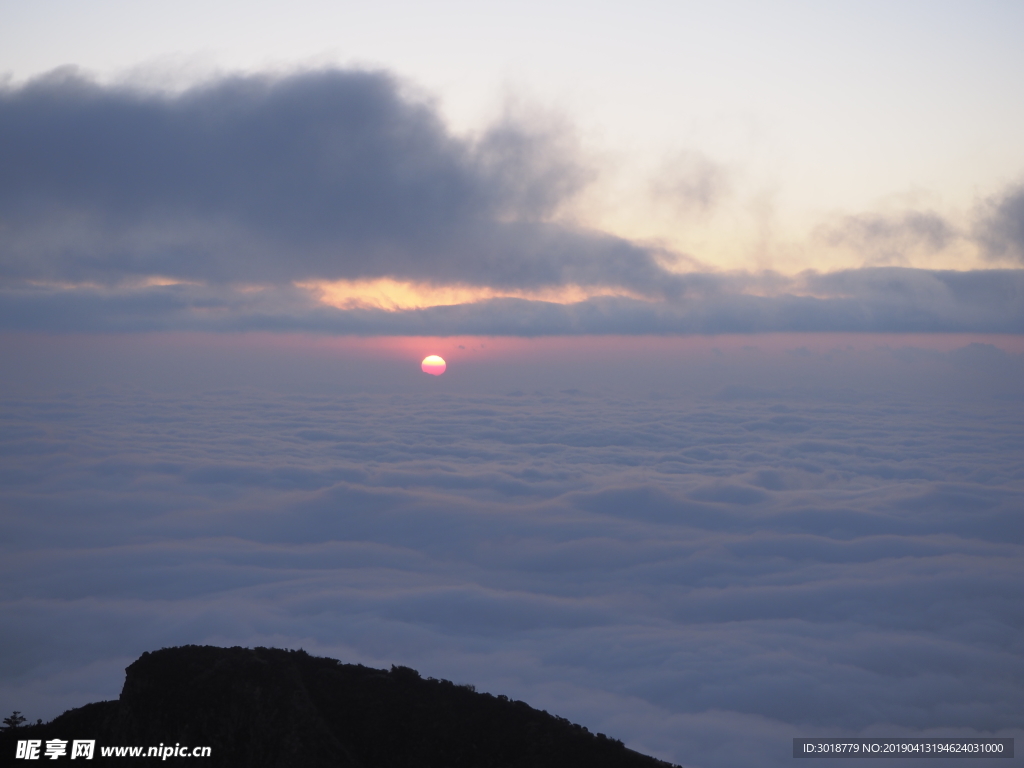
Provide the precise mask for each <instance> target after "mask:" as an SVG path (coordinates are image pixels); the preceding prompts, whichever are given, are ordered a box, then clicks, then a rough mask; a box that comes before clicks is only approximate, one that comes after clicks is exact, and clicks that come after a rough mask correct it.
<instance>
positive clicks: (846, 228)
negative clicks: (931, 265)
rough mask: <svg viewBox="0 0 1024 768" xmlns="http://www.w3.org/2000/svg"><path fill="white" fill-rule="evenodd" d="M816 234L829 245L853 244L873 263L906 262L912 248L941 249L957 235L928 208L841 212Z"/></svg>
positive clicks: (899, 264) (895, 264)
mask: <svg viewBox="0 0 1024 768" xmlns="http://www.w3.org/2000/svg"><path fill="white" fill-rule="evenodd" d="M817 234H818V236H819V237H820V238H822V239H823V240H824V241H825V242H827V243H828V244H829V245H833V246H839V245H842V246H848V247H851V248H854V249H855V250H856V251H857V252H858V253H860V254H862V255H863V257H864V259H865V262H866V263H868V264H871V265H876V266H883V265H893V266H906V265H908V264H909V263H910V257H911V256H912V255H913V253H914V252H915V251H917V250H920V249H923V250H925V251H928V252H936V251H941V250H942V249H944V248H946V247H947V246H949V245H950V244H951V243H952V242H953V241H955V240H956V239H957V238H958V237H960V233H959V232H957V230H956V228H955V227H954V226H953V225H952V224H950V223H949V222H948V221H946V220H945V219H944V218H943V217H941V216H939V215H938V214H936V213H934V212H931V211H906V212H904V213H902V214H899V215H886V214H860V215H857V216H844V217H842V218H841V219H840V220H839V221H837V222H835V223H832V224H830V225H828V226H825V227H822V228H820V229H819V230H818V232H817Z"/></svg>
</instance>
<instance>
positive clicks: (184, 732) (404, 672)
mask: <svg viewBox="0 0 1024 768" xmlns="http://www.w3.org/2000/svg"><path fill="white" fill-rule="evenodd" d="M125 671H126V673H127V675H126V677H125V682H124V688H123V690H122V691H121V696H120V698H119V699H118V700H117V701H101V702H98V703H95V704H86V705H85V706H84V707H79V708H77V709H72V710H69V711H67V712H65V713H64V714H63V715H61V716H60V717H57V718H55V719H54V720H52V721H51V722H49V723H45V724H42V725H32V726H22V727H20V728H16V729H9V730H6V731H4V732H3V733H0V764H3V765H29V764H32V763H29V762H26V761H25V760H18V759H16V758H15V755H16V748H17V741H18V740H27V739H39V740H41V741H42V742H43V744H42V749H41V750H40V760H42V761H46V762H47V763H49V761H48V760H47V758H46V756H45V754H44V750H45V746H46V740H47V739H62V740H67V741H68V747H67V751H68V754H67V755H65V756H63V757H60V758H58V759H59V760H61V761H64V760H69V759H70V752H71V742H72V740H74V739H95V741H96V752H95V757H94V758H93V760H92V761H89V762H83V763H82V764H83V765H106V764H108V763H109V764H111V765H118V766H131V765H149V766H152V765H155V764H156V763H161V764H169V765H173V764H181V763H187V764H189V765H194V766H199V767H201V766H208V767H212V766H238V767H239V768H242V767H243V766H244V767H245V768H262V767H263V766H266V767H267V768H271V767H273V768H286V767H287V768H291V767H292V766H294V767H295V768H319V767H320V766H324V767H326V766H330V767H331V768H574V767H575V766H578V767H579V768H671V767H670V764H669V763H665V762H663V761H661V760H657V759H655V758H653V757H648V756H646V755H641V754H640V753H638V752H634V751H632V750H630V749H627V748H626V747H625V746H624V745H623V744H622V742H621V741H618V740H616V739H610V738H607V737H606V736H605V735H604V734H600V733H599V734H593V733H590V732H589V731H587V729H586V728H583V727H581V726H579V725H574V724H573V723H570V722H569V721H568V720H566V719H565V718H561V717H557V716H555V715H549V714H548V713H547V712H542V711H539V710H536V709H533V708H532V707H530V706H528V705H527V704H525V703H524V702H522V701H512V700H510V699H508V698H507V697H505V696H492V695H491V694H489V693H476V692H475V691H474V690H473V689H472V686H465V685H455V684H454V683H452V682H450V681H448V680H434V679H433V678H427V679H424V678H422V677H420V674H419V672H417V671H416V670H414V669H409V668H408V667H392V668H391V670H390V671H386V670H381V669H371V668H369V667H364V666H361V665H358V664H342V663H341V662H339V661H336V660H334V659H327V658H320V657H316V656H310V655H309V654H308V653H306V652H305V651H285V650H280V649H277V648H252V649H250V648H237V647H236V648H215V647H212V646H198V645H188V646H183V647H181V648H164V649H162V650H159V651H156V652H154V653H144V654H142V656H141V657H140V658H139V659H138V660H136V661H135V662H134V663H132V664H131V666H129V667H128V668H127V669H126V670H125ZM176 744H181V745H186V746H188V747H190V748H191V747H195V746H208V747H210V748H211V754H210V756H209V757H201V758H196V757H191V756H190V757H173V756H172V757H168V758H166V760H164V759H162V758H161V757H156V756H153V757H145V756H143V757H139V758H134V759H133V758H131V757H107V758H104V757H103V756H102V755H101V753H100V748H101V747H110V746H138V747H143V748H144V749H143V754H144V755H145V750H146V749H148V748H149V747H156V746H159V745H168V746H174V745H176ZM79 759H80V758H79ZM75 764H77V763H75Z"/></svg>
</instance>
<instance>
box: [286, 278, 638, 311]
mask: <svg viewBox="0 0 1024 768" xmlns="http://www.w3.org/2000/svg"><path fill="white" fill-rule="evenodd" d="M295 285H296V286H297V287H299V288H305V289H306V290H309V291H312V292H314V293H316V294H318V298H319V300H320V301H321V302H322V303H323V304H327V305H328V306H331V307H337V308H338V309H386V310H390V311H397V310H403V309H424V308H426V307H446V306H453V305H456V304H472V303H474V302H477V301H486V300H487V299H497V298H515V299H529V300H531V301H549V302H552V303H555V304H574V303H576V302H580V301H586V300H587V299H590V298H593V297H595V296H630V297H632V298H643V297H642V296H640V295H638V294H635V293H632V292H630V291H626V290H625V289H622V288H610V287H593V286H591V287H586V288H585V287H583V286H579V285H566V286H557V287H551V288H543V289H537V290H517V289H500V288H493V287H490V286H476V285H458V284H456V285H432V284H430V283H417V282H412V281H399V280H394V279H392V278H389V277H381V278H376V279H373V280H333V281H328V280H317V281H310V282H303V283H296V284H295Z"/></svg>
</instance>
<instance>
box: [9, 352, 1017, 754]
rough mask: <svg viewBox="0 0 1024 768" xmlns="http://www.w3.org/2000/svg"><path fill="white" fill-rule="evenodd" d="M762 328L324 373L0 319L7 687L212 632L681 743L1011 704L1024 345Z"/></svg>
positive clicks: (928, 723) (283, 360)
mask: <svg viewBox="0 0 1024 768" xmlns="http://www.w3.org/2000/svg"><path fill="white" fill-rule="evenodd" d="M794 338H797V337H794ZM748 342H749V343H747V344H744V345H734V346H733V347H731V348H717V347H716V348H710V349H707V350H705V351H703V352H694V351H692V350H691V351H689V352H685V351H680V352H679V353H678V354H675V355H673V354H668V353H666V350H668V351H669V352H671V349H670V347H671V344H670V343H669V342H663V343H662V346H661V347H657V349H654V351H652V350H651V349H647V350H641V351H639V352H636V353H635V354H634V355H633V356H632V357H630V356H629V355H628V354H627V353H626V351H625V350H627V349H628V347H629V345H630V344H635V345H638V347H639V346H642V340H637V341H635V342H630V341H629V340H621V339H620V340H618V341H616V340H605V341H604V342H602V344H604V345H605V347H606V348H607V349H608V350H609V353H608V354H607V355H606V356H603V357H602V356H600V355H598V354H596V353H594V354H591V353H589V352H587V353H586V354H584V355H583V356H584V357H587V358H588V359H589V363H587V361H586V360H583V361H581V360H580V359H579V358H578V357H577V358H573V354H572V353H571V352H570V351H566V352H565V354H564V355H563V359H562V360H561V361H559V360H557V359H552V358H551V357H546V358H544V360H543V361H542V360H541V358H540V357H539V356H534V357H533V358H530V357H529V355H527V356H526V358H527V359H523V357H522V356H521V357H520V358H519V359H518V360H516V361H509V360H505V361H497V362H495V361H492V362H490V363H488V364H487V365H484V364H482V363H479V362H473V361H472V360H467V361H466V362H464V363H461V367H460V365H450V367H449V372H448V373H446V374H445V376H443V377H440V378H439V379H434V378H433V377H427V376H424V375H422V374H419V373H418V371H416V365H415V362H414V361H412V362H410V361H397V362H395V361H392V362H387V361H383V362H382V361H379V360H378V361H376V362H374V361H373V360H372V359H370V358H366V359H364V360H362V361H361V362H360V363H359V365H358V366H357V368H358V370H356V369H355V368H351V367H350V368H345V367H344V366H345V365H349V366H352V361H351V359H350V360H349V361H348V362H346V363H344V364H342V363H338V365H339V366H341V367H339V368H337V370H336V371H335V373H336V374H337V376H336V381H337V383H338V386H337V387H336V388H335V389H334V391H331V389H330V387H327V386H305V387H303V386H299V385H298V384H296V383H295V382H310V381H314V380H317V381H320V380H322V381H327V380H328V379H329V378H330V376H328V375H327V374H326V373H324V370H325V369H324V368H323V366H324V365H325V363H324V362H323V360H321V359H319V357H318V356H312V355H308V354H307V353H302V354H299V353H295V355H294V356H293V357H287V356H286V355H284V354H283V353H282V354H281V355H269V354H268V353H266V352H265V351H264V352H262V353H261V352H260V351H259V349H258V345H257V346H256V347H253V348H251V349H250V350H249V352H247V353H245V354H248V355H249V358H247V359H249V362H250V363H251V364H250V365H248V366H247V365H245V364H243V363H244V360H242V359H241V357H245V355H244V354H242V353H236V355H241V357H238V356H235V357H232V356H231V355H230V354H229V353H228V349H229V347H231V346H232V345H234V346H236V347H237V346H244V345H242V344H241V342H239V341H238V340H237V339H236V340H234V341H233V340H232V339H231V338H230V337H229V338H226V339H224V340H222V341H221V342H218V343H220V344H222V347H221V349H222V351H223V354H222V355H218V354H213V353H210V354H208V355H207V356H206V357H203V356H202V354H201V350H199V349H198V348H195V349H191V350H189V349H183V348H181V347H177V348H172V345H170V343H169V342H168V340H167V339H161V338H160V337H151V338H148V339H144V340H143V341H140V340H139V339H135V340H134V341H133V340H132V339H129V338H125V339H122V340H118V339H116V338H113V337H107V338H106V339H104V340H101V341H97V342H90V341H89V340H88V339H84V338H79V339H78V340H77V341H76V340H74V339H71V340H69V339H66V338H63V339H62V338H55V339H50V340H49V341H47V340H45V339H41V340H38V343H36V344H30V343H28V342H26V341H25V339H24V338H23V337H16V338H15V339H14V340H13V341H12V339H11V338H5V340H4V343H5V346H4V350H5V355H6V357H7V359H8V360H11V361H13V362H14V363H15V364H16V365H15V367H14V369H12V373H11V374H10V375H9V376H8V377H7V379H6V380H5V387H4V389H3V396H2V401H0V420H2V426H0V451H2V453H3V460H2V463H0V473H2V482H0V551H2V553H3V555H2V557H0V574H2V576H0V590H2V592H0V627H2V628H0V634H2V636H3V637H4V653H3V654H2V655H0V708H2V709H4V710H5V711H10V710H12V709H19V710H21V711H23V712H24V713H25V714H26V715H27V716H29V717H30V718H32V719H35V718H36V717H42V718H44V719H49V718H51V717H53V716H55V715H57V714H59V713H60V712H61V711H63V710H64V709H66V708H69V707H72V706H79V705H81V704H84V703H86V702H88V701H94V700H99V699H105V698H114V697H116V696H117V694H118V692H119V690H120V686H121V684H122V682H123V668H124V667H125V666H127V664H129V663H130V662H131V661H132V660H133V659H134V658H136V657H137V656H138V655H139V654H141V653H142V652H143V651H147V650H154V649H156V648H160V647H164V646H172V645H179V644H185V643H210V644H217V645H235V644H238V645H245V646H254V645H268V646H280V647H292V648H296V647H304V648H305V649H306V650H308V651H310V652H312V653H316V654H320V655H327V656H332V657H335V658H339V659H341V660H342V661H345V662H359V663H364V664H367V665H371V666H379V667H386V666H388V665H390V664H405V665H408V666H411V667H414V668H416V669H418V670H419V671H420V672H421V673H422V674H423V675H425V676H426V675H429V676H434V677H439V678H447V679H452V680H454V681H456V682H460V683H473V684H475V685H476V686H477V688H478V690H482V691H489V692H491V693H494V694H499V693H501V694H505V695H508V696H510V697H512V698H516V699H522V700H525V701H527V702H528V703H530V704H531V705H533V706H535V707H538V708H543V709H546V710H548V711H550V712H553V713H557V714H559V715H562V716H565V717H568V718H570V719H571V720H573V721H575V722H579V723H582V724H584V725H586V726H587V727H588V728H590V730H592V731H599V732H603V733H607V734H608V735H610V736H613V737H615V738H620V739H623V740H624V741H625V742H626V744H627V745H628V746H630V747H632V748H634V749H637V750H640V751H644V752H648V753H651V754H655V755H658V756H661V757H664V758H667V759H670V760H672V761H673V762H677V763H681V764H683V765H685V766H688V767H696V766H707V767H709V768H711V767H714V768H740V767H741V766H750V765H759V766H781V765H789V764H790V761H791V760H792V757H791V756H790V755H791V740H792V738H793V737H796V736H826V735H827V736H925V735H927V736H983V735H1003V736H1017V737H1021V736H1024V730H1022V729H1021V720H1020V713H1021V712H1024V633H1022V628H1024V521H1022V510H1024V397H1022V395H1024V388H1022V385H1021V382H1022V381H1024V375H1022V374H1024V366H1022V360H1021V357H1020V356H1019V355H1016V354H1008V353H1006V352H1003V351H1000V350H999V349H998V348H997V347H995V346H992V345H988V344H983V343H977V342H975V343H973V344H965V345H964V346H962V347H958V348H954V349H951V350H948V351H936V350H934V349H933V350H926V349H920V348H911V347H906V348H899V349H897V348H888V347H884V346H882V347H878V348H876V349H867V350H860V351H858V350H854V349H852V348H842V347H837V348H835V349H831V350H826V351H816V350H815V349H809V348H807V347H803V346H800V345H799V344H798V343H797V342H793V343H792V344H790V345H789V346H788V348H787V344H786V343H779V344H776V348H774V349H766V348H765V347H764V345H763V340H761V339H759V337H750V338H749V340H748ZM571 343H572V342H567V344H569V345H571ZM90 344H93V346H92V347H90ZM133 344H134V345H136V346H132V345H133ZM595 344H596V342H595ZM666 344H668V346H665V345H666ZM146 345H148V347H149V348H150V353H149V354H150V356H149V357H147V356H146V354H144V351H143V350H142V347H145V346H146ZM72 347H76V348H77V354H78V355H79V357H76V356H75V355H76V351H75V349H72ZM111 347H117V348H120V350H121V351H120V352H119V351H117V349H114V350H113V351H111ZM566 349H567V350H569V349H570V346H567V347H566ZM595 349H597V346H595ZM103 350H107V351H106V352H105V353H104V351H103ZM616 350H618V352H619V353H621V355H617V354H616ZM658 350H660V351H658ZM684 352H685V353H684ZM104 354H106V355H107V357H104V356H103V355H104ZM304 354H305V355H306V356H307V357H308V358H309V359H306V358H304V357H303V355H304ZM580 354H583V353H580ZM119 355H120V356H119ZM261 355H262V356H261ZM588 356H589V357H588ZM217 357H223V358H224V360H223V361H222V363H221V366H222V367H221V369H217V362H216V360H215V358H217ZM314 357H317V359H316V360H314V359H313V358H314ZM250 358H251V359H250ZM85 359H90V360H92V361H93V363H94V364H93V367H92V368H89V367H87V366H85V364H84V362H83V361H84V360H85ZM158 359H162V361H163V362H162V365H163V367H162V368H154V366H155V365H156V361H157V360H158ZM303 359H305V360H306V362H305V368H303V366H302V364H301V361H302V360H303ZM69 361H70V362H69ZM541 362H543V365H541ZM317 366H320V367H319V368H318V367H317ZM280 369H286V370H285V371H284V372H282V371H281V370H280ZM406 369H408V371H406ZM231 371H234V374H232V373H231ZM316 371H319V373H316ZM346 371H347V372H348V373H346ZM175 372H176V373H175ZM186 374H187V375H186ZM357 374H358V375H357ZM33 376H35V377H36V378H33ZM176 376H177V378H176ZM274 376H277V378H275V377H274ZM288 376H291V377H292V378H290V379H289V378H288ZM360 376H361V377H362V378H359V377H360ZM147 377H148V378H147ZM232 377H233V378H232ZM282 377H283V378H282ZM318 377H320V378H318ZM186 380H188V381H190V382H191V383H190V384H188V385H187V384H186V383H183V382H185V381H186ZM357 380H358V381H357ZM39 382H44V383H45V386H44V385H42V384H40V383H39ZM346 382H347V383H346ZM352 382H357V383H356V384H353V383H352ZM225 384H230V385H231V386H223V385H225ZM215 385H216V386H215ZM883 762H884V761H883ZM918 764H920V765H928V764H929V762H928V761H922V762H920V763H918ZM967 764H973V763H972V762H971V761H968V763H967Z"/></svg>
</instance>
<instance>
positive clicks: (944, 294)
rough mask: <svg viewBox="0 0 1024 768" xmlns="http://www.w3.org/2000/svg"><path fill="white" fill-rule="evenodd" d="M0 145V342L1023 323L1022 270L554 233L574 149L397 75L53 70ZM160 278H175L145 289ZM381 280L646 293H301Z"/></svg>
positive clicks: (9, 118) (1016, 209)
mask: <svg viewBox="0 0 1024 768" xmlns="http://www.w3.org/2000/svg"><path fill="white" fill-rule="evenodd" d="M0 135H2V136H3V137H4V140H3V142H0V326H2V327H3V328H6V329H26V328H28V329H43V330H58V331H59V330H72V329H74V330H97V331H118V330H163V329H177V330H181V329H207V330H231V329H236V330H237V329H270V330H317V331H324V332H330V333H366V334H390V333H397V334H430V335H444V334H463V333H493V334H527V335H543V334H563V333H606V332H616V333H679V332H683V333H691V332H698V333H716V332H736V331H785V330H818V331H826V330H845V331H975V332H979V331H980V332H1011V333H1018V332H1021V331H1022V330H1024V277H1022V274H1024V272H1022V271H1021V270H992V271H980V272H965V273H960V272H941V271H927V270H915V269H895V268H891V269H886V268H874V269H864V270H851V271H846V272H841V273H836V274H830V275H819V274H814V273H808V274H805V275H802V276H799V277H796V278H786V277H782V276H780V275H775V274H771V273H768V274H757V275H751V274H731V275H723V274H709V273H701V272H700V271H699V270H698V271H697V272H693V273H690V274H686V275H680V274H676V273H673V272H670V271H667V270H666V269H665V267H664V266H663V265H664V264H665V263H668V262H669V261H671V260H673V259H679V258H683V257H680V256H678V255H674V254H669V253H664V252H661V251H659V250H658V249H655V248H652V247H648V246H644V245H641V244H637V243H633V242H630V241H627V240H624V239H622V238H617V237H613V236H610V235H607V234H603V233H601V232H597V231H593V230H587V229H582V228H579V227H573V226H570V225H568V224H565V223H557V220H556V219H555V218H552V217H553V216H554V215H555V214H556V213H557V211H558V208H559V205H560V204H561V203H563V202H564V201H565V200H566V199H568V198H569V197H571V195H572V194H573V193H574V192H575V191H576V190H578V189H579V188H580V186H581V185H582V184H583V183H584V182H585V181H586V180H587V173H586V171H585V168H583V167H582V166H581V164H580V163H579V162H577V161H576V160H575V156H574V154H573V152H572V151H571V147H569V146H568V144H569V143H568V142H567V140H566V139H565V137H564V136H560V135H558V134H557V133H556V132H552V131H548V130H540V129H536V128H534V127H532V126H531V125H530V124H528V123H526V122H518V123H517V122H515V121H513V120H507V121H505V122H502V123H499V124H497V125H495V126H494V127H492V128H491V129H490V130H489V131H487V132H485V133H483V134H482V135H480V136H477V137H475V138H460V137H455V136H453V135H451V134H450V133H449V132H448V131H447V129H446V128H445V126H444V125H443V124H442V123H441V121H440V119H439V118H438V116H437V114H436V112H435V111H434V109H433V108H432V107H431V105H430V104H429V103H426V102H423V101H417V100H415V99H413V98H410V97H408V96H406V95H404V94H403V92H402V89H401V87H400V84H399V83H398V82H396V81H395V80H394V79H393V78H392V77H390V76H389V75H386V74H383V73H376V72H360V71H323V72H313V73H306V74H299V75H293V76H289V77H276V78H275V77H269V76H268V77H257V76H251V77H236V78H226V79H221V80H216V81H212V82H210V83H208V84H206V85H203V86H197V87H194V88H192V89H190V90H187V91H185V92H183V93H181V94H177V95H167V94H157V93H151V92H143V91H138V90H131V89H129V88H126V87H114V86H100V85H97V84H95V83H92V82H90V81H88V80H86V79H83V78H81V77H79V76H77V75H76V74H75V73H74V72H73V71H63V72H56V73H53V74H51V75H49V76H47V77H44V78H42V79H39V80H36V81H33V82H31V83H29V84H27V85H24V86H21V87H18V88H8V89H7V90H5V91H2V92H0ZM698 171H700V169H698V170H697V171H694V173H698ZM698 176H699V173H698ZM683 181H685V179H684V180H683ZM698 182H700V179H699V178H695V180H694V181H693V183H694V184H697V183H698ZM680 183H682V182H680ZM1020 199H1021V193H1020V191H1019V190H1016V191H1011V192H1009V193H1007V195H1006V196H1005V197H1004V198H1001V199H999V200H994V201H992V202H991V204H990V205H989V206H988V208H986V209H985V211H984V214H983V215H982V216H981V217H980V218H979V224H978V231H977V235H976V237H977V239H978V240H979V242H982V243H983V244H984V247H985V248H986V249H987V250H988V252H989V253H991V254H993V255H995V256H1004V257H1005V256H1007V255H1009V256H1013V257H1015V256H1016V255H1019V253H1018V252H1022V251H1021V246H1022V241H1021V237H1020V234H1021V231H1022V230H1021V227H1022V221H1024V219H1022V218H1021V215H1020V214H1021V205H1020ZM862 218H863V217H862ZM857 221H858V222H859V223H858V226H857V227H854V230H856V231H853V230H851V232H853V234H852V235H849V233H848V235H849V236H851V237H852V236H854V235H856V237H855V238H854V239H857V238H860V239H859V240H857V242H860V240H863V239H864V238H868V239H872V238H874V239H877V238H878V237H879V236H885V237H886V238H888V239H889V240H893V238H895V240H894V242H897V243H898V242H902V238H901V237H895V236H894V235H893V233H892V232H891V231H890V230H892V229H893V226H896V225H893V224H891V223H889V224H887V223H886V222H882V223H879V222H876V221H874V220H871V221H868V220H867V219H865V220H864V221H861V220H860V219H858V220H857ZM898 224H899V226H898V227H897V229H899V231H900V232H902V231H903V230H906V229H907V228H908V227H909V229H910V230H912V233H911V234H913V235H914V237H912V238H911V240H913V241H914V242H917V241H918V240H921V239H922V237H923V238H924V240H925V241H927V242H928V243H932V241H935V242H934V243H932V244H933V245H934V244H935V243H937V244H938V245H937V246H936V247H939V246H941V245H942V243H944V242H945V241H946V240H948V239H949V237H952V236H953V235H952V234H951V230H950V229H949V227H948V225H946V224H945V223H944V222H942V221H941V220H938V219H937V218H936V217H934V216H931V217H928V216H923V217H922V216H917V217H916V218H915V217H914V216H909V218H907V220H906V221H904V222H900V223H898ZM850 226H852V225H850ZM847 229H849V226H848V227H847ZM862 230H863V231H862ZM926 235H927V237H926ZM872 242H873V240H872ZM887 242H888V240H887ZM865 247H866V246H865ZM887 247H892V246H887ZM894 258H895V257H894ZM693 264H694V266H695V265H696V263H695V262H694V263H693ZM153 277H159V278H163V279H165V280H166V279H171V280H175V281H184V283H179V284H177V285H163V286H159V285H149V286H148V287H146V286H145V284H144V283H145V281H147V280H150V279H151V278H153ZM377 277H392V278H395V279H398V280H411V281H419V282H426V283H440V284H447V283H452V282H458V283H462V284H466V285H477V286H490V287H494V288H498V289H515V290H532V289H540V288H551V287H558V286H561V285H567V284H572V285H581V286H589V287H607V288H609V289H611V290H612V291H613V292H614V291H619V292H627V293H630V294H632V295H634V296H641V297H644V298H645V299H647V300H638V299H635V298H634V299H628V298H622V297H619V298H597V299H592V300H590V301H586V302H582V303H579V304H574V305H568V306H565V305H560V304H550V303H545V302H539V301H525V300H511V299H504V300H495V301H491V302H487V303H480V304H473V305H462V306H458V307H444V308H433V309H428V310H415V311H406V312H399V313H393V312H385V311H374V310H349V311H342V310H338V309H333V308H330V307H325V306H323V305H321V304H319V303H318V302H317V301H316V297H315V296H314V295H312V294H311V293H310V292H308V291H306V290H302V289H298V288H295V287H294V285H293V283H294V282H295V281H300V282H301V281H310V280H332V279H363V278H377ZM140 281H141V282H140ZM253 286H259V287H261V288H262V290H259V291H252V290H251V288H252V287H253ZM243 288H244V289H245V290H242V289H243Z"/></svg>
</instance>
